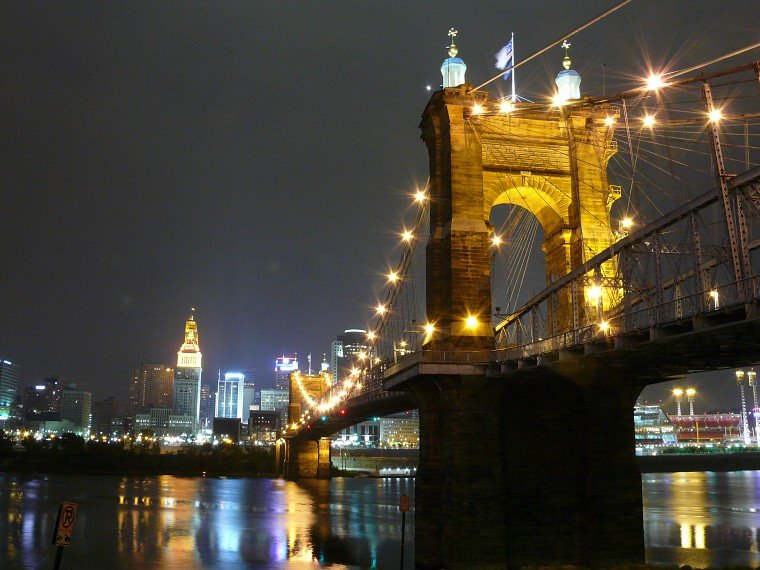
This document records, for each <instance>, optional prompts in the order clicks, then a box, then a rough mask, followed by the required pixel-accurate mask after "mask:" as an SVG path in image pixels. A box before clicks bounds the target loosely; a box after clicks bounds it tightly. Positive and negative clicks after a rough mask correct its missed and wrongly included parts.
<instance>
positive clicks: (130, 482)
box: [0, 471, 760, 570]
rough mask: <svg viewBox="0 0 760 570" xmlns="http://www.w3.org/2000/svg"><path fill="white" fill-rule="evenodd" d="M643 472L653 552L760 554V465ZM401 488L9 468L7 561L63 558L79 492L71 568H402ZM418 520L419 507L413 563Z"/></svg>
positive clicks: (3, 556) (0, 483)
mask: <svg viewBox="0 0 760 570" xmlns="http://www.w3.org/2000/svg"><path fill="white" fill-rule="evenodd" d="M642 482H643V489H644V507H645V514H644V526H645V528H644V530H645V537H646V548H647V561H648V562H649V563H652V564H671V565H675V564H677V565H684V564H690V565H692V566H694V567H700V568H707V567H712V568H724V567H729V566H752V567H757V566H758V565H760V552H759V550H760V547H759V542H760V540H759V538H760V471H744V472H737V473H671V474H657V475H645V476H644V477H643V479H642ZM402 494H407V495H413V481H412V480H410V479H334V480H332V481H305V482H301V483H298V484H296V483H293V482H286V481H282V480H268V479H209V478H177V477H169V476H165V477H147V478H139V477H96V476H92V477H89V476H79V477H77V476H63V475H56V476H35V477H23V476H14V475H0V567H2V568H3V569H4V570H5V569H6V568H11V569H21V568H23V569H38V568H39V569H42V568H50V567H52V563H53V557H54V555H55V549H54V548H53V547H52V546H50V539H51V534H52V530H53V525H54V523H55V516H56V512H57V508H58V503H59V502H60V501H62V500H72V501H74V502H77V503H79V512H78V515H77V521H76V524H75V528H74V536H73V540H72V546H70V547H68V548H67V550H66V554H65V558H64V563H65V565H66V566H67V567H73V568H76V567H81V568H109V569H114V570H116V569H120V568H171V567H175V566H176V567H177V568H225V569H228V568H296V569H298V568H319V567H329V568H394V567H396V566H397V565H398V553H399V550H400V515H399V512H398V498H399V496H400V495H402ZM410 515H412V513H410ZM413 528H414V517H413V515H412V516H409V517H408V518H407V532H408V534H407V545H408V547H407V549H406V554H407V559H406V562H407V563H408V567H410V568H411V567H413V556H414V549H413Z"/></svg>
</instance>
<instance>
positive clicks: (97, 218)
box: [0, 0, 760, 409]
mask: <svg viewBox="0 0 760 570" xmlns="http://www.w3.org/2000/svg"><path fill="white" fill-rule="evenodd" d="M614 3H615V2H614V1H612V0H606V1H591V0H584V2H569V1H567V2H565V1H563V2H559V1H554V2H549V1H545V0H544V1H542V0H536V1H534V2H519V3H518V2H504V1H503V0H499V1H492V2H463V1H459V2H448V1H447V2H382V3H380V2H378V3H368V2H330V3H328V2H261V1H256V2H154V1H150V2H137V1H130V2H121V3H113V2H109V3H104V2H31V1H28V0H23V1H6V2H4V3H3V5H2V7H0V15H1V21H0V26H1V28H0V49H1V51H2V54H3V57H2V61H1V62H0V79H1V81H2V85H1V87H0V106H1V107H0V111H1V113H2V122H1V123H0V124H1V125H2V128H1V129H0V145H1V146H0V204H1V206H0V216H1V220H0V262H2V278H1V279H0V310H1V311H2V313H1V315H2V316H1V317H0V355H1V356H2V357H4V358H7V359H9V360H12V361H13V362H16V363H18V364H19V365H20V366H21V369H22V386H23V385H27V384H30V383H33V382H35V381H37V380H39V379H41V378H43V377H45V376H48V375H51V374H59V375H60V376H62V377H65V378H68V379H70V380H72V381H75V382H77V384H78V385H79V386H81V387H84V388H85V389H89V390H91V391H92V392H93V397H94V398H103V397H106V396H108V395H115V396H116V397H117V398H118V399H120V400H121V401H124V400H125V398H126V394H127V386H128V379H129V373H130V370H131V369H132V368H134V367H138V366H139V365H140V363H141V362H143V361H144V362H164V363H167V364H170V365H172V366H173V365H174V364H175V363H176V352H177V350H178V348H179V344H180V343H181V340H182V334H183V326H184V320H185V318H186V316H187V314H188V310H189V308H190V307H191V306H192V307H196V309H197V313H196V315H197V320H198V324H199V331H200V341H201V350H202V352H203V355H204V378H205V379H206V382H210V381H211V380H212V379H215V377H216V370H217V369H218V368H222V369H231V368H252V367H255V368H256V370H257V378H256V382H257V384H258V385H264V386H268V385H270V384H273V381H274V373H273V371H272V368H273V363H274V358H275V356H277V355H278V354H280V353H283V352H286V353H290V352H298V353H299V355H300V357H301V360H302V361H303V362H304V365H305V360H306V358H305V357H306V354H307V353H308V352H311V353H313V355H314V361H315V362H318V361H319V360H320V359H321V354H322V353H323V352H327V351H328V350H329V345H330V342H331V341H332V340H334V339H335V336H336V335H337V334H338V333H340V332H341V331H342V330H343V329H345V328H352V327H364V326H366V324H367V321H368V318H369V316H370V310H369V306H370V305H371V304H374V302H375V293H374V291H376V290H377V288H378V287H379V286H380V282H381V279H380V277H379V275H380V272H382V271H384V270H385V268H386V267H387V263H388V260H391V259H394V260H395V256H396V252H395V250H394V247H395V246H396V243H397V238H396V232H397V231H399V230H400V226H401V215H402V213H403V212H404V209H405V208H407V206H408V204H409V197H408V193H410V192H412V191H413V190H414V188H415V186H416V185H418V184H423V183H424V181H425V179H426V176H427V166H428V163H427V153H426V150H425V147H424V145H423V143H422V142H421V141H420V140H419V130H418V124H419V119H420V114H421V112H422V110H423V109H424V106H425V103H426V101H427V98H428V93H427V92H426V91H425V86H426V85H432V86H433V88H437V86H438V85H439V84H440V82H441V76H440V71H439V68H440V65H441V62H442V60H443V59H444V58H445V57H446V51H445V46H447V45H448V41H447V40H448V38H447V36H446V33H447V31H448V29H449V28H450V27H451V26H454V27H456V28H457V29H458V30H459V36H458V37H457V45H458V46H459V49H460V54H459V55H460V56H461V57H462V58H463V59H464V61H465V62H466V63H467V65H468V71H467V79H468V81H469V82H470V83H475V84H477V83H480V82H482V81H484V80H485V79H488V78H490V77H491V76H492V75H493V74H494V72H495V69H494V54H495V53H496V52H497V51H498V50H499V49H500V47H501V46H502V45H503V44H504V43H505V42H506V41H507V40H508V38H509V34H510V32H514V33H515V43H516V53H517V58H518V60H519V59H520V58H521V57H525V56H526V55H528V54H529V53H532V52H534V51H536V50H538V49H540V48H542V47H543V46H545V45H546V44H548V43H549V42H551V41H553V40H555V39H557V38H559V37H560V36H562V35H564V34H565V33H567V32H569V31H570V30H572V29H573V28H575V27H577V26H578V25H580V24H582V23H584V22H586V21H587V20H589V19H591V18H592V17H594V16H596V15H597V14H599V13H601V12H602V11H604V10H605V9H607V8H609V7H611V6H612V5H614ZM759 24H760V21H759V19H758V13H757V3H756V2H754V1H751V0H747V1H738V0H734V1H725V2H714V1H705V0H696V1H695V0H688V1H681V0H667V1H661V0H634V2H632V3H631V4H629V5H628V6H626V7H624V8H622V9H621V10H620V11H618V12H616V13H615V14H613V15H612V16H610V17H608V18H607V19H606V20H604V21H603V22H601V23H600V24H597V25H596V26H593V27H591V28H590V29H588V30H586V31H584V32H582V33H581V34H579V35H578V36H576V37H575V38H573V39H572V40H571V42H572V43H573V47H572V49H571V55H572V56H573V63H574V68H575V69H576V70H578V71H579V72H580V73H581V75H582V77H583V83H582V85H581V89H582V91H583V92H584V93H587V94H600V93H601V77H602V64H603V63H605V64H606V82H607V90H608V92H612V91H616V90H618V88H624V87H631V86H632V85H634V84H635V83H634V81H635V78H637V77H642V76H644V75H646V74H647V73H646V70H647V62H652V65H654V66H655V67H659V66H660V65H661V64H667V65H668V66H669V69H680V68H684V67H688V66H691V65H694V64H697V63H700V62H704V61H707V60H709V59H711V58H713V57H716V56H718V55H722V54H724V53H727V52H730V51H733V50H735V49H738V48H741V47H744V46H746V45H749V44H752V43H754V42H756V41H757V39H758V28H759ZM562 56H563V53H562V50H561V49H560V48H556V49H554V50H552V51H551V52H550V53H549V54H547V55H545V56H543V57H541V58H538V59H537V60H534V61H533V62H531V63H529V64H528V65H526V66H525V67H524V68H521V69H519V70H518V74H517V82H518V91H519V92H520V93H521V94H523V95H526V96H528V97H537V98H538V97H544V96H546V95H547V94H548V93H549V92H550V90H551V86H552V83H551V81H552V78H553V76H554V75H555V74H556V73H557V72H558V71H559V70H560V69H561V60H562ZM757 57H758V54H757V52H753V53H750V54H744V55H743V56H739V57H738V58H735V59H733V60H730V61H729V62H727V63H724V64H721V65H719V66H718V67H721V66H723V67H725V66H726V65H731V64H738V63H744V62H747V61H750V60H752V59H753V58H755V59H756V58H757ZM502 83H504V82H502ZM493 85H497V86H498V84H493ZM493 85H492V87H491V89H492V92H493V93H494V94H496V87H493ZM696 382H697V386H696V387H697V388H698V390H700V394H704V399H703V400H702V401H701V403H700V404H698V408H703V409H704V408H705V407H706V408H711V407H712V408H715V407H723V408H726V407H732V406H736V405H738V404H735V403H734V400H735V399H737V398H736V397H735V396H734V392H735V389H733V387H732V382H733V381H732V372H730V371H726V372H721V373H716V374H712V375H710V376H709V378H708V379H707V380H706V379H705V377H704V376H703V377H701V378H697V379H696ZM662 393H663V390H662V389H660V390H659V391H657V390H656V389H655V390H653V391H650V392H648V393H647V395H648V396H649V397H650V399H652V400H656V399H658V398H660V397H662V395H661V394H662ZM726 394H727V396H724V395H726ZM724 397H725V398H726V399H724V400H722V399H721V398H724ZM709 404H712V406H710V405H709Z"/></svg>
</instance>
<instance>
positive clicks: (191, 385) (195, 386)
mask: <svg viewBox="0 0 760 570" xmlns="http://www.w3.org/2000/svg"><path fill="white" fill-rule="evenodd" d="M190 311H191V312H190V316H188V317H187V321H185V341H184V342H183V343H182V347H181V348H180V349H179V352H178V353H177V368H176V369H175V371H174V388H173V390H174V413H175V414H177V415H184V416H192V417H193V418H194V421H195V425H196V427H198V426H200V407H201V372H202V368H201V356H202V355H201V350H200V344H199V339H198V323H196V322H195V309H191V310H190Z"/></svg>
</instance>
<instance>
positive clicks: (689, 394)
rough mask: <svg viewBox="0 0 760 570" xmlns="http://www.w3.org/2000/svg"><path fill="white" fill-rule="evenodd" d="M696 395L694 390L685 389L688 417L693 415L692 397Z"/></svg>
mask: <svg viewBox="0 0 760 570" xmlns="http://www.w3.org/2000/svg"><path fill="white" fill-rule="evenodd" d="M696 393H697V391H696V390H695V389H694V388H687V389H686V397H687V398H688V399H689V415H690V416H693V415H694V395H695V394H696Z"/></svg>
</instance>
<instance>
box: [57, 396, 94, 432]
mask: <svg viewBox="0 0 760 570" xmlns="http://www.w3.org/2000/svg"><path fill="white" fill-rule="evenodd" d="M91 411H92V394H90V392H85V391H84V390H77V389H75V388H66V389H65V390H62V391H61V420H62V421H69V422H71V423H72V424H73V425H74V426H76V428H77V431H78V432H79V435H82V436H84V437H89V435H90V412H91Z"/></svg>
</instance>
